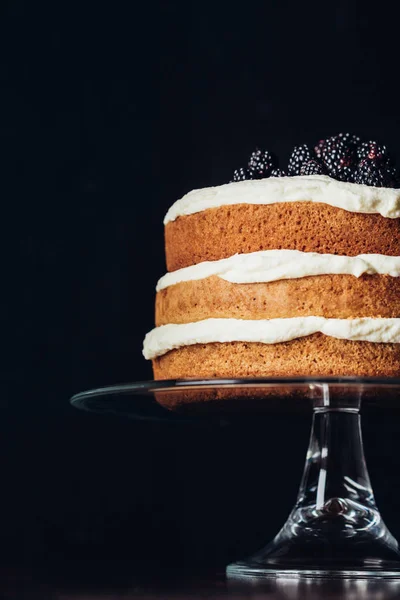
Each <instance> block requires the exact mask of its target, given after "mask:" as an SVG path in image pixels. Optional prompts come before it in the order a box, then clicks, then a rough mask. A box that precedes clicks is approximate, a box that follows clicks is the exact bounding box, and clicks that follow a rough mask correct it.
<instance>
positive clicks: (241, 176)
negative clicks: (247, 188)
mask: <svg viewBox="0 0 400 600" xmlns="http://www.w3.org/2000/svg"><path fill="white" fill-rule="evenodd" d="M246 179H254V177H252V172H251V171H250V170H249V169H246V168H244V167H241V168H240V169H236V171H234V172H233V179H232V181H245V180H246Z"/></svg>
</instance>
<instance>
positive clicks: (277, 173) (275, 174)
mask: <svg viewBox="0 0 400 600" xmlns="http://www.w3.org/2000/svg"><path fill="white" fill-rule="evenodd" d="M270 177H287V174H286V173H285V171H282V169H272V171H271V175H270Z"/></svg>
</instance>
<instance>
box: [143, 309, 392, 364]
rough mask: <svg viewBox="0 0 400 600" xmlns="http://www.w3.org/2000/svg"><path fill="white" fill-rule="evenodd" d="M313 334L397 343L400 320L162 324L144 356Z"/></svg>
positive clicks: (274, 341)
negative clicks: (219, 344)
mask: <svg viewBox="0 0 400 600" xmlns="http://www.w3.org/2000/svg"><path fill="white" fill-rule="evenodd" d="M313 333H323V334H325V335H328V336H330V337H334V338H339V339H344V340H353V341H365V342H376V343H395V344H398V343H400V319H378V318H377V319H374V318H362V319H326V318H325V317H294V318H288V319H260V320H243V319H205V320H204V321H197V322H196V323H185V324H182V325H172V324H169V325H161V326H160V327H156V328H155V329H153V330H152V331H150V332H149V333H148V334H147V335H146V337H145V340H144V345H143V355H144V357H145V358H147V359H153V358H156V357H157V356H162V355H163V354H166V353H167V352H169V351H170V350H174V349H175V348H180V347H182V346H190V345H193V344H211V343H214V342H221V343H224V342H259V343H262V344H278V343H280V342H287V341H289V340H293V339H295V338H301V337H305V336H307V335H312V334H313Z"/></svg>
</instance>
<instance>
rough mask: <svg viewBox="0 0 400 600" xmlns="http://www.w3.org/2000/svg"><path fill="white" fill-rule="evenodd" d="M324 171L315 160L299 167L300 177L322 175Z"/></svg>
mask: <svg viewBox="0 0 400 600" xmlns="http://www.w3.org/2000/svg"><path fill="white" fill-rule="evenodd" d="M324 173H325V169H324V167H323V166H322V165H321V163H319V162H318V161H317V160H314V159H312V160H309V161H307V162H305V163H303V164H302V165H301V169H300V175H324Z"/></svg>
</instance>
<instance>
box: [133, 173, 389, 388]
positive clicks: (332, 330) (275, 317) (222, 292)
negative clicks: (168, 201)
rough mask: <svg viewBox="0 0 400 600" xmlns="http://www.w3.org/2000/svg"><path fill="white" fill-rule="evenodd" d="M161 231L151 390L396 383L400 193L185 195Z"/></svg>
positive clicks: (349, 189)
mask: <svg viewBox="0 0 400 600" xmlns="http://www.w3.org/2000/svg"><path fill="white" fill-rule="evenodd" d="M164 224H165V250H166V262H167V269H168V273H167V274H166V275H165V276H164V277H162V278H161V279H160V281H159V283H158V285H157V296H156V328H155V329H153V330H152V331H151V332H150V333H149V334H147V336H146V338H145V342H144V355H145V357H146V358H147V359H151V360H152V361H153V370H154V377H155V379H179V378H207V377H210V378H213V377H249V376H251V377H268V376H274V377H280V376H302V375H304V376H306V375H313V376H317V375H318V376H336V375H337V376H339V375H342V376H343V375H360V376H362V375H363V376H396V375H399V374H400V344H399V342H400V293H399V292H400V279H399V275H400V190H398V189H392V188H384V187H373V186H369V185H363V184H357V183H349V182H343V181H337V180H336V179H333V178H331V177H329V176H326V175H310V176H294V177H268V178H265V179H260V180H255V181H240V182H233V183H230V184H225V185H222V186H217V187H214V188H206V189H203V190H195V191H193V192H190V193H189V194H187V195H186V196H184V197H183V198H182V199H181V200H178V201H177V202H176V203H175V204H174V205H173V206H172V207H171V208H170V210H169V211H168V213H167V215H166V217H165V221H164Z"/></svg>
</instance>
